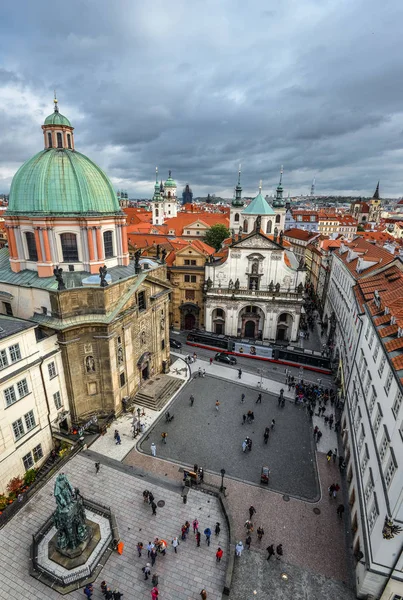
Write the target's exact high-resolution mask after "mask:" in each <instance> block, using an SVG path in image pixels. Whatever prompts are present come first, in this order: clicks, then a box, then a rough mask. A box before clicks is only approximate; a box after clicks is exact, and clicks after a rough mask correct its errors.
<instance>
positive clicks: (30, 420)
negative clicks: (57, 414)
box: [24, 410, 36, 431]
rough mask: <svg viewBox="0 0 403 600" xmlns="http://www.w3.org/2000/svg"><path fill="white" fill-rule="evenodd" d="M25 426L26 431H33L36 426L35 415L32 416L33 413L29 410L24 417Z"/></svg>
mask: <svg viewBox="0 0 403 600" xmlns="http://www.w3.org/2000/svg"><path fill="white" fill-rule="evenodd" d="M24 419H25V425H26V428H27V431H30V430H31V429H33V428H34V427H35V426H36V423H35V415H34V411H33V410H30V411H29V412H28V413H27V414H26V415H25V416H24Z"/></svg>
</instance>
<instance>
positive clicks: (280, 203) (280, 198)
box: [273, 165, 284, 208]
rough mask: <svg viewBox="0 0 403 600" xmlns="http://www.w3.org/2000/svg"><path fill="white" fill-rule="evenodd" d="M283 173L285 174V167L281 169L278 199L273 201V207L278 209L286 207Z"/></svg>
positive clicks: (277, 191) (277, 192)
mask: <svg viewBox="0 0 403 600" xmlns="http://www.w3.org/2000/svg"><path fill="white" fill-rule="evenodd" d="M283 173H284V169H283V165H281V168H280V181H279V182H278V186H277V190H276V197H275V199H274V201H273V206H275V207H277V208H281V207H283V206H284V200H283V185H282V182H283Z"/></svg>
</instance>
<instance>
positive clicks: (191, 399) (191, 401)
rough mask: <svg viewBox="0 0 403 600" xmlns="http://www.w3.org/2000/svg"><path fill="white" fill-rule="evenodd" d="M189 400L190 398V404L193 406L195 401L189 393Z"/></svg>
mask: <svg viewBox="0 0 403 600" xmlns="http://www.w3.org/2000/svg"><path fill="white" fill-rule="evenodd" d="M189 400H190V406H193V402H194V401H195V397H194V396H193V394H191V396H190V398H189Z"/></svg>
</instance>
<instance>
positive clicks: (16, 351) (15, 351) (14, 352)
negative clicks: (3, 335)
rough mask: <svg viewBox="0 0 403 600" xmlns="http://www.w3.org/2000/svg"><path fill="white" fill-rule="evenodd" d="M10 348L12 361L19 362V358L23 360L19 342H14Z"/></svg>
mask: <svg viewBox="0 0 403 600" xmlns="http://www.w3.org/2000/svg"><path fill="white" fill-rule="evenodd" d="M8 350H9V352H10V360H11V362H12V363H15V362H17V360H21V352H20V345H19V344H13V345H12V346H10V347H9V349H8Z"/></svg>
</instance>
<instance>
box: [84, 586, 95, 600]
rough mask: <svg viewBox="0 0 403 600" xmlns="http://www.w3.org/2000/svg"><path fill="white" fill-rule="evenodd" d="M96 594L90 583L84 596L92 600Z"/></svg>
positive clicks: (85, 589)
mask: <svg viewBox="0 0 403 600" xmlns="http://www.w3.org/2000/svg"><path fill="white" fill-rule="evenodd" d="M93 593H94V588H93V587H92V585H91V583H88V584H87V585H86V586H85V588H84V594H85V595H86V596H87V598H88V600H90V598H91V596H92V594H93Z"/></svg>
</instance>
